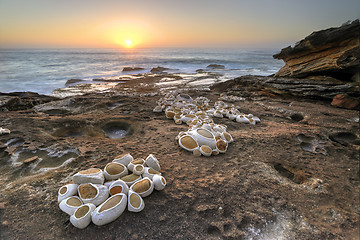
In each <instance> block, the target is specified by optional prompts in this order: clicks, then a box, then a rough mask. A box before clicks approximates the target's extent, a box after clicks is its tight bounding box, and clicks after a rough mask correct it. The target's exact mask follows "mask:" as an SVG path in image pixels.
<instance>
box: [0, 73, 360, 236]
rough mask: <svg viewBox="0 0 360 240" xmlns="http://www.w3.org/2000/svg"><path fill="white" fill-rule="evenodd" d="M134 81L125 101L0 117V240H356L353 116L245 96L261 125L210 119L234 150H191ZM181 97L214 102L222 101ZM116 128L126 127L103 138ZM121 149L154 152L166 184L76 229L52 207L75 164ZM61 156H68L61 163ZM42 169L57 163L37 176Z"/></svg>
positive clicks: (99, 97)
mask: <svg viewBox="0 0 360 240" xmlns="http://www.w3.org/2000/svg"><path fill="white" fill-rule="evenodd" d="M255 78H257V79H258V78H260V77H255ZM263 78H264V79H266V77H263ZM147 79H148V80H147V81H148V83H150V82H151V81H156V80H155V79H154V78H153V79H149V78H147ZM248 79H249V80H248V81H249V82H250V76H249V77H248ZM272 79H273V78H269V81H271V80H272ZM158 80H159V79H158ZM138 81H139V82H140V79H139V80H138ZM145 81H146V79H145V78H144V79H143V80H142V81H141V82H145ZM254 81H255V80H254ZM136 86H137V89H136V90H137V91H134V94H132V95H129V96H125V95H123V94H122V91H120V90H119V88H116V89H114V90H112V91H109V92H106V93H99V94H87V95H83V96H72V97H69V98H65V99H63V100H56V101H51V102H48V103H44V104H41V105H38V106H36V107H33V108H31V109H28V110H27V111H23V110H19V111H8V112H0V122H1V123H2V127H6V128H9V129H10V130H11V134H7V135H2V136H0V157H1V158H0V160H1V166H0V186H3V187H2V188H0V203H6V205H4V209H1V208H2V207H1V205H0V218H1V224H0V239H41V238H43V237H44V233H46V239H71V238H74V239H89V236H92V238H94V239H145V238H149V239H239V240H241V239H356V238H355V237H357V234H358V229H359V228H358V226H359V204H358V200H359V199H358V196H359V187H358V186H359V168H358V163H359V160H358V153H359V146H360V138H359V128H358V124H359V123H358V122H355V121H349V119H355V118H357V117H358V112H357V111H354V110H345V109H340V108H334V107H331V106H330V105H329V104H324V103H323V102H316V101H307V100H305V99H301V100H294V99H291V100H287V99H281V98H273V97H268V96H261V97H257V96H256V97H248V98H246V100H245V101H240V102H236V103H235V104H236V105H239V107H240V109H241V111H243V112H244V113H254V114H256V115H258V116H259V117H260V118H261V123H259V124H257V125H256V126H253V125H249V124H240V123H237V122H234V121H230V120H228V119H225V118H222V119H215V121H216V123H223V124H226V125H227V126H228V131H229V132H230V133H231V134H232V136H233V138H234V142H233V143H232V146H231V148H229V150H228V151H227V152H226V154H220V155H217V156H213V157H211V158H206V157H195V156H193V155H192V154H191V153H189V152H187V151H185V150H183V149H181V148H180V147H179V146H178V142H177V141H175V136H176V135H177V134H178V133H179V132H180V131H186V129H187V126H186V125H185V124H183V125H175V124H174V122H173V121H171V120H169V119H166V117H165V116H164V114H162V113H154V112H153V111H152V109H153V108H154V106H155V105H156V101H157V100H158V99H159V98H160V96H159V95H156V96H152V95H149V96H144V95H142V94H143V93H145V92H154V91H156V92H157V93H158V94H159V92H160V90H159V89H157V90H156V89H154V88H152V87H151V85H149V86H140V85H139V84H134V86H133V87H134V88H135V87H136ZM79 87H80V86H79ZM224 90H225V91H226V89H224ZM184 93H188V94H190V95H191V96H192V97H194V98H195V97H197V96H205V97H207V98H209V99H210V100H211V101H212V102H214V101H216V100H217V99H218V97H219V94H218V93H215V92H209V91H200V90H196V91H195V90H192V92H186V91H184ZM237 93H240V92H237ZM35 100H36V98H33V101H35ZM29 101H30V99H29ZM357 121H358V120H357ZM121 131H126V132H127V133H128V134H124V136H123V137H122V138H111V137H110V135H109V133H113V134H114V133H117V132H121ZM1 146H3V147H1ZM65 152H66V154H64V153H65ZM127 152H130V153H132V154H133V156H134V157H135V158H139V157H142V158H144V157H146V156H148V154H149V153H153V154H155V155H156V156H157V158H158V159H159V161H160V163H161V167H162V171H163V172H164V176H165V177H166V179H167V183H168V185H167V187H166V188H165V189H164V190H163V191H161V192H154V193H153V194H152V195H151V196H149V197H148V198H147V199H146V206H147V207H146V208H145V210H144V211H142V212H141V213H131V212H128V211H125V212H124V213H123V216H122V217H120V218H119V219H117V220H116V221H114V222H113V223H110V224H108V225H106V226H104V227H102V228H99V227H97V226H95V225H94V224H91V225H90V226H89V227H88V228H86V229H84V230H82V231H79V230H78V229H76V228H75V227H73V226H72V225H71V224H70V222H69V220H68V217H69V216H67V215H66V214H65V213H62V212H61V210H60V209H59V207H58V203H57V191H58V189H59V188H60V187H61V186H63V185H64V184H66V183H68V182H69V181H71V176H72V175H73V174H75V173H76V172H77V171H79V170H81V169H85V168H91V167H95V168H104V167H105V165H106V164H107V163H108V162H109V161H111V160H113V159H114V157H115V156H117V155H120V154H123V153H127ZM68 158H74V159H73V160H72V161H70V162H68V163H67V164H63V163H66V162H67V159H68ZM40 160H41V162H39V161H40ZM24 162H25V163H24ZM26 162H27V163H26ZM34 165H36V166H37V167H36V168H35V171H32V168H33V167H34ZM48 167H51V168H54V167H56V169H48V170H47V171H40V169H43V170H46V168H48ZM38 169H39V170H38ZM29 203H31V204H29ZM179 223H180V225H181V227H180V228H179ZM194 223H196V224H194ZM159 226H161V227H159Z"/></svg>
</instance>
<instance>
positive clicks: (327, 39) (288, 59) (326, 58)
mask: <svg viewBox="0 0 360 240" xmlns="http://www.w3.org/2000/svg"><path fill="white" fill-rule="evenodd" d="M359 39H360V23H359V20H355V21H353V22H351V23H346V24H344V25H342V26H341V27H337V28H329V29H326V30H322V31H318V32H313V33H312V34H311V35H309V36H307V37H306V38H304V39H303V40H301V41H300V42H298V43H296V45H295V46H294V47H291V46H289V47H287V48H284V49H282V50H281V52H280V53H278V54H275V55H274V56H273V57H274V58H276V59H282V60H284V62H285V66H284V67H282V68H281V69H280V70H279V71H278V72H277V73H276V74H275V76H277V77H301V78H302V77H307V76H314V75H325V76H331V77H333V78H336V79H339V80H342V81H358V80H359V71H360V44H359V41H360V40H359Z"/></svg>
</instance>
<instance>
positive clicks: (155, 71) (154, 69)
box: [150, 66, 169, 73]
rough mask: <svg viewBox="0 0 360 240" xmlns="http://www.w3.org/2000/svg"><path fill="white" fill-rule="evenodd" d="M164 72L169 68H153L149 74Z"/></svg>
mask: <svg viewBox="0 0 360 240" xmlns="http://www.w3.org/2000/svg"><path fill="white" fill-rule="evenodd" d="M166 70H169V68H166V67H160V66H159V67H153V68H152V69H151V70H150V72H152V73H161V72H164V71H166Z"/></svg>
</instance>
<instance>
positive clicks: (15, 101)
mask: <svg viewBox="0 0 360 240" xmlns="http://www.w3.org/2000/svg"><path fill="white" fill-rule="evenodd" d="M57 99H58V98H56V97H51V96H47V95H40V94H38V93H34V92H12V93H0V112H6V111H18V110H26V109H30V108H33V107H34V106H36V105H39V104H43V103H47V102H51V101H54V100H57Z"/></svg>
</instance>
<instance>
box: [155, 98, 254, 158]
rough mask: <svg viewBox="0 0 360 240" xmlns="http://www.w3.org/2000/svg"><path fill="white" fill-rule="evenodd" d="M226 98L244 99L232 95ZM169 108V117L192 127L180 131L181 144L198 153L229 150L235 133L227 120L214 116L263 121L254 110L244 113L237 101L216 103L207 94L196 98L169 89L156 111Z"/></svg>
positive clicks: (204, 154)
mask: <svg viewBox="0 0 360 240" xmlns="http://www.w3.org/2000/svg"><path fill="white" fill-rule="evenodd" d="M223 99H232V100H234V99H235V100H239V101H240V100H241V101H242V100H243V99H239V98H234V97H231V96H226V98H224V97H223ZM163 111H164V112H165V115H166V117H167V118H168V119H173V120H174V121H175V124H182V123H186V124H187V125H188V126H189V129H188V131H186V132H180V133H179V134H178V136H177V137H176V140H177V141H178V143H179V145H180V147H182V148H183V149H185V150H187V151H190V152H192V153H193V154H194V155H195V156H201V155H203V156H211V155H218V154H219V153H225V152H226V151H227V149H228V145H229V144H230V143H231V142H233V137H232V136H231V134H230V133H229V132H228V131H227V126H226V125H224V124H215V123H214V120H213V118H214V117H215V118H223V117H227V118H229V119H230V120H232V121H236V122H240V123H249V124H253V125H255V124H256V123H258V122H260V119H259V118H258V117H255V116H253V115H252V114H244V113H242V112H241V111H240V110H239V107H238V106H235V105H234V104H227V103H225V102H224V101H216V102H215V103H214V105H211V104H210V100H209V99H208V98H206V97H197V98H195V99H193V98H192V97H191V96H189V95H187V94H177V95H174V94H172V93H167V94H166V95H165V96H164V97H162V98H160V99H159V100H158V101H157V106H155V108H154V109H153V112H159V113H160V112H163Z"/></svg>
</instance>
